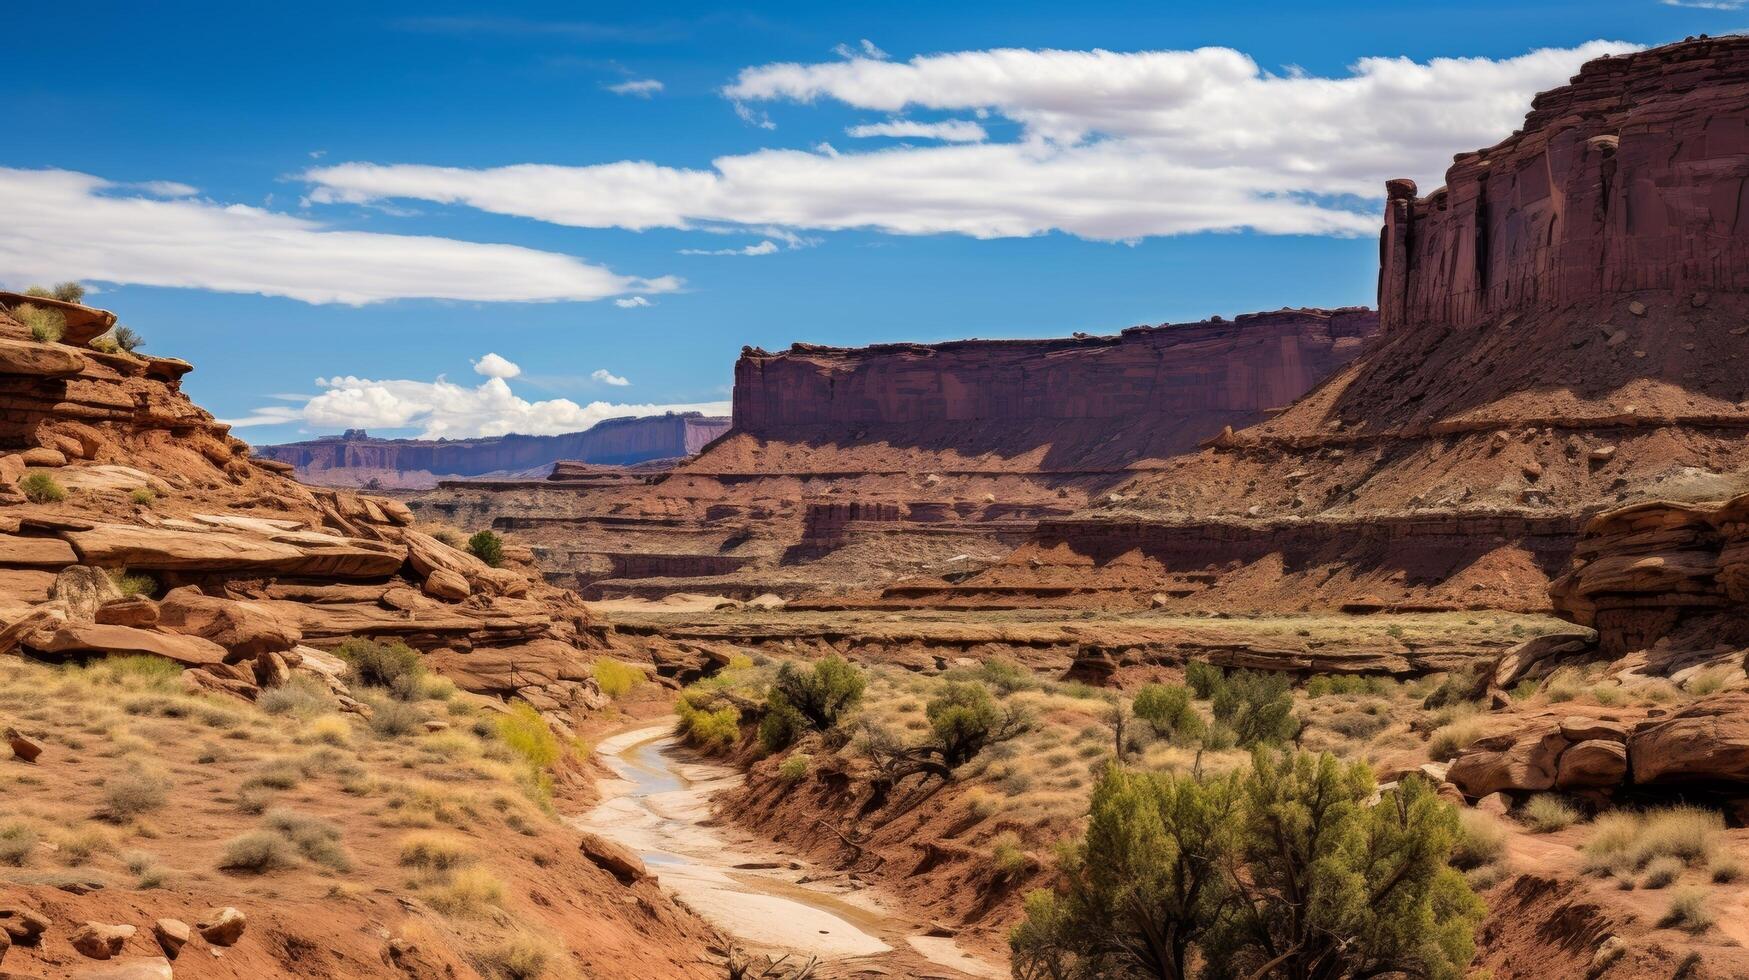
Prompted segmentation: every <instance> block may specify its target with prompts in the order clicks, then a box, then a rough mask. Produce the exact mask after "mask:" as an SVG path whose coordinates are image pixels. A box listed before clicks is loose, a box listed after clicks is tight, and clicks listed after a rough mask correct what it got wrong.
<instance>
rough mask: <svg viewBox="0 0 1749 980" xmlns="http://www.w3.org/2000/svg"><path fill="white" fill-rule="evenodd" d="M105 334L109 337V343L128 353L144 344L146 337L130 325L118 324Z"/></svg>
mask: <svg viewBox="0 0 1749 980" xmlns="http://www.w3.org/2000/svg"><path fill="white" fill-rule="evenodd" d="M106 336H108V337H109V340H110V343H113V344H114V345H115V346H116V347H118V348H120V349H121V350H124V351H127V352H128V353H129V354H132V353H133V352H134V351H137V350H139V349H140V348H142V347H144V346H146V338H144V337H142V336H140V334H139V332H138V331H136V330H135V329H134V328H132V327H127V326H122V325H120V324H118V325H116V326H115V327H114V328H112V329H111V330H110V331H109V333H108V334H106Z"/></svg>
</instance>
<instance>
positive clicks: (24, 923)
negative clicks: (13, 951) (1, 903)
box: [0, 906, 51, 946]
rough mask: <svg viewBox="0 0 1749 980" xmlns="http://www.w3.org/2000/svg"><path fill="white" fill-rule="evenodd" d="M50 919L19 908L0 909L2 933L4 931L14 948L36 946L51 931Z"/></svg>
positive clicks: (0, 928) (0, 929)
mask: <svg viewBox="0 0 1749 980" xmlns="http://www.w3.org/2000/svg"><path fill="white" fill-rule="evenodd" d="M50 925H51V923H50V922H49V917H48V916H46V915H43V914H42V913H40V912H34V911H32V910H30V909H24V908H18V907H17V906H10V907H0V931H4V932H5V933H6V936H7V938H8V939H10V940H12V944H13V945H14V946H35V945H36V944H37V943H39V942H41V941H42V935H43V933H45V932H47V931H49V926H50Z"/></svg>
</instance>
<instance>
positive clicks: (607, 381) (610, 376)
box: [589, 368, 631, 388]
mask: <svg viewBox="0 0 1749 980" xmlns="http://www.w3.org/2000/svg"><path fill="white" fill-rule="evenodd" d="M589 376H590V377H591V378H594V379H595V380H597V381H599V382H601V383H602V384H604V385H613V386H614V387H615V388H624V387H626V386H627V385H629V384H631V382H630V381H627V380H626V379H625V378H622V377H620V376H619V375H617V374H614V373H613V372H612V371H609V370H608V369H607V368H596V369H595V370H593V371H591V372H589Z"/></svg>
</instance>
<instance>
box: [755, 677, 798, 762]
mask: <svg viewBox="0 0 1749 980" xmlns="http://www.w3.org/2000/svg"><path fill="white" fill-rule="evenodd" d="M807 727H808V720H807V719H806V718H803V717H802V713H801V712H800V711H797V710H796V709H795V705H792V704H790V703H789V699H788V698H786V697H784V696H783V694H782V693H780V692H777V691H773V692H771V693H770V694H768V695H766V697H765V717H763V718H761V719H759V744H760V746H761V747H763V748H764V749H765V751H767V752H782V751H783V750H784V749H787V748H789V747H790V746H791V745H794V744H795V741H796V739H798V738H800V737H801V736H802V732H803V731H805V730H806V729H807Z"/></svg>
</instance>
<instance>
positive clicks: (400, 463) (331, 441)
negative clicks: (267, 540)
mask: <svg viewBox="0 0 1749 980" xmlns="http://www.w3.org/2000/svg"><path fill="white" fill-rule="evenodd" d="M728 429H729V420H728V419H725V418H716V417H707V416H704V415H700V414H699V413H697V412H684V413H675V412H670V413H668V414H666V415H651V416H640V417H627V418H618V419H606V420H604V421H602V422H599V423H597V424H596V425H594V426H593V427H591V428H589V429H587V430H585V431H583V432H568V433H565V434H563V435H556V436H529V435H516V434H512V435H505V436H494V437H491V438H484V439H373V438H371V437H370V436H368V435H366V434H365V433H364V432H363V431H362V430H350V431H348V432H347V433H345V434H344V435H340V436H325V437H323V438H320V439H311V440H308V441H305V442H290V443H284V444H281V445H277V446H257V447H255V455H257V456H259V457H261V458H263V459H275V460H279V461H280V462H284V463H290V464H291V465H292V466H294V467H296V473H297V477H298V479H300V480H302V481H304V482H305V483H313V484H317V485H321V486H347V487H360V486H366V485H370V486H381V487H385V488H401V489H430V488H431V487H435V486H437V484H438V481H439V480H443V479H459V478H467V477H480V476H486V475H492V476H502V477H518V476H520V477H524V478H533V479H539V478H540V477H543V476H545V475H546V472H545V471H546V470H549V469H550V468H551V467H553V466H554V464H556V463H558V462H560V461H575V462H580V463H591V464H602V465H630V464H636V463H644V462H648V461H650V460H661V459H673V458H679V457H684V456H690V455H692V454H693V453H696V452H698V451H699V450H700V449H703V448H704V447H705V446H706V445H707V444H709V443H710V441H711V440H713V439H715V438H717V437H718V436H720V435H722V434H723V433H724V432H727V431H728Z"/></svg>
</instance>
